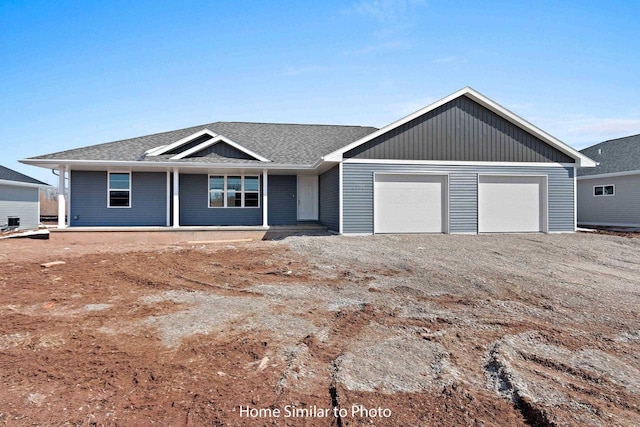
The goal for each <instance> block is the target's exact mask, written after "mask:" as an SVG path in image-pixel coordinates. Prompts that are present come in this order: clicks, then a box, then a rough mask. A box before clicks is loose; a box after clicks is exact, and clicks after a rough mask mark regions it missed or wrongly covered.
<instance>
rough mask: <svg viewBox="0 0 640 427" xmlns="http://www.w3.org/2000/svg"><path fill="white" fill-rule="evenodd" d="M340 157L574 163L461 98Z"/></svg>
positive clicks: (492, 114) (482, 108)
mask: <svg viewBox="0 0 640 427" xmlns="http://www.w3.org/2000/svg"><path fill="white" fill-rule="evenodd" d="M344 158H345V159H348V158H359V159H394V160H445V161H446V160H449V161H472V162H476V161H494V162H553V163H574V162H575V160H574V159H573V158H571V157H570V156H568V155H566V154H565V153H563V152H561V151H559V150H558V149H556V148H554V147H552V146H550V145H549V144H547V143H545V142H544V141H542V140H540V139H539V138H537V137H535V136H534V135H532V134H530V133H529V132H527V131H525V130H523V129H521V128H520V127H518V126H516V125H514V124H513V123H511V122H509V121H508V120H506V119H504V118H502V117H501V116H499V115H498V114H496V113H494V112H493V111H491V110H489V109H488V108H486V107H484V106H482V105H480V104H478V103H477V102H475V101H473V100H471V99H469V98H467V97H466V96H461V97H459V98H456V99H454V100H452V101H450V102H448V103H446V104H444V105H442V106H440V107H438V108H436V109H434V110H433V111H430V112H428V113H425V114H423V115H422V116H420V117H417V118H415V119H413V120H411V121H410V122H408V123H405V124H403V125H401V126H399V127H397V128H395V129H393V130H390V131H389V132H386V133H385V134H383V135H380V136H378V137H377V138H374V139H372V140H371V141H368V142H366V143H364V144H362V145H360V146H358V147H355V148H353V149H352V150H350V151H347V152H346V153H345V154H344Z"/></svg>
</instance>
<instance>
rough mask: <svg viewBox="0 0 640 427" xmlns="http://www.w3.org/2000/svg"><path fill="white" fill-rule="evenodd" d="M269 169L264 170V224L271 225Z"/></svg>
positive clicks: (264, 225)
mask: <svg viewBox="0 0 640 427" xmlns="http://www.w3.org/2000/svg"><path fill="white" fill-rule="evenodd" d="M267 188H268V175H267V170H266V169H263V170H262V226H263V227H268V226H269V194H268V190H267Z"/></svg>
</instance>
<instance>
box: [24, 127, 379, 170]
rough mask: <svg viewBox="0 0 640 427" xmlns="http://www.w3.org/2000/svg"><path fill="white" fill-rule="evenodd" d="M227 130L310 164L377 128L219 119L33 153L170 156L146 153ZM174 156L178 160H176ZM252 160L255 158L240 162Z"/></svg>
mask: <svg viewBox="0 0 640 427" xmlns="http://www.w3.org/2000/svg"><path fill="white" fill-rule="evenodd" d="M205 128H206V129H209V130H211V131H212V132H215V133H217V134H219V135H223V136H225V137H227V138H229V139H230V140H232V141H234V142H235V143H237V144H240V145H241V146H243V147H245V148H247V149H249V150H251V151H253V152H254V153H256V154H259V155H261V156H263V157H266V158H267V159H269V160H271V161H272V162H273V163H276V164H295V165H311V164H313V163H315V162H316V161H318V160H320V158H321V157H322V156H323V155H325V154H329V153H331V152H333V151H335V150H337V149H339V148H342V147H344V146H345V145H347V144H350V143H351V142H353V141H356V140H358V139H360V138H362V137H364V136H366V135H369V134H370V133H372V132H375V131H376V130H377V128H374V127H364V126H336V125H298V124H280V123H242V122H215V123H209V124H204V125H200V126H194V127H190V128H185V129H179V130H174V131H170V132H163V133H157V134H154V135H147V136H141V137H138V138H131V139H124V140H121V141H114V142H108V143H104V144H98V145H92V146H88V147H82V148H77V149H73V150H66V151H61V152H58V153H52V154H46V155H43V156H37V157H32V158H31V159H34V160H35V159H54V160H104V161H142V160H144V161H163V160H164V161H167V160H168V157H170V156H157V157H153V156H145V152H146V151H147V150H150V149H152V148H156V147H159V146H162V145H168V144H171V143H173V142H176V141H178V140H180V139H182V138H185V137H187V136H189V135H192V134H194V133H196V132H198V131H200V130H202V129H205ZM172 161H174V160H172ZM178 161H179V162H184V163H192V162H201V163H202V162H211V163H220V162H225V163H227V162H228V163H238V159H227V158H222V157H219V156H206V157H199V158H192V159H188V158H187V159H181V160H178ZM241 162H244V163H251V162H252V161H251V160H249V161H246V160H245V161H241Z"/></svg>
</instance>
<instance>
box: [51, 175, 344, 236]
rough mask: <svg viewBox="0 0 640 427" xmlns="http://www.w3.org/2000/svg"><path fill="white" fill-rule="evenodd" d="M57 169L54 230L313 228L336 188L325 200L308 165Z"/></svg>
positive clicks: (327, 215)
mask: <svg viewBox="0 0 640 427" xmlns="http://www.w3.org/2000/svg"><path fill="white" fill-rule="evenodd" d="M59 175H60V180H59V195H60V196H59V204H58V212H59V215H58V218H59V221H58V230H71V231H74V230H78V231H98V232H110V231H123V232H124V231H126V232H135V231H143V232H155V231H168V229H175V230H181V231H185V232H190V231H207V232H210V231H224V232H238V231H242V232H248V231H250V232H265V233H266V232H267V231H272V232H274V230H277V231H278V233H279V232H280V231H281V229H279V228H275V229H274V228H272V227H280V226H286V227H291V226H293V227H298V228H297V230H303V229H304V228H305V227H311V229H314V228H315V227H317V226H318V225H323V226H328V225H330V224H327V221H325V220H327V219H332V220H334V221H333V222H335V218H337V213H338V212H337V200H335V201H334V200H333V199H334V198H336V199H337V188H336V189H332V190H333V191H331V192H330V193H331V195H330V198H331V203H330V202H329V201H328V200H323V197H322V196H321V191H320V187H322V186H323V183H324V180H323V177H322V176H320V177H319V176H318V175H314V174H309V172H306V173H302V172H300V171H294V173H292V171H267V170H261V171H260V172H259V173H258V171H250V170H246V169H243V170H237V169H225V170H222V169H215V170H214V169H209V170H201V169H197V170H196V169H187V170H178V169H172V170H149V169H145V170H122V169H119V170H117V171H116V170H115V169H109V170H104V169H103V170H76V169H72V170H69V169H68V168H60V169H59ZM333 181H335V184H337V180H333ZM325 187H326V185H325ZM65 194H68V200H65ZM325 199H327V198H325ZM328 228H331V229H335V230H337V227H328ZM294 230H295V228H294ZM325 230H326V228H325ZM335 230H334V231H335ZM284 232H289V230H288V229H287V230H284Z"/></svg>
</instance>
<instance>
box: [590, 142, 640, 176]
mask: <svg viewBox="0 0 640 427" xmlns="http://www.w3.org/2000/svg"><path fill="white" fill-rule="evenodd" d="M580 152H581V153H582V154H585V155H586V156H588V157H590V158H592V159H593V160H595V161H596V162H598V163H599V164H598V166H596V167H595V168H580V169H578V176H589V175H600V174H603V173H614V172H627V171H637V170H640V134H638V135H633V136H627V137H625V138H618V139H612V140H609V141H604V142H601V143H599V144H596V145H593V146H591V147H588V148H585V149H584V150H581V151H580Z"/></svg>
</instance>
